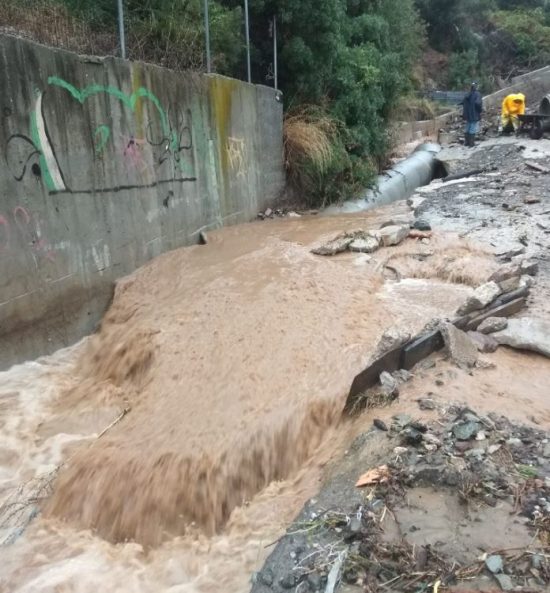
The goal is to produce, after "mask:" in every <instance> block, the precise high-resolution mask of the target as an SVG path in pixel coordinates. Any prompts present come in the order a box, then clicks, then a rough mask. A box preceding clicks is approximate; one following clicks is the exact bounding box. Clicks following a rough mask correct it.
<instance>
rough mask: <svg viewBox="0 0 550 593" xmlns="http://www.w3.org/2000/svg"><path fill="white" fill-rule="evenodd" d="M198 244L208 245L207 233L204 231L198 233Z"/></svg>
mask: <svg viewBox="0 0 550 593" xmlns="http://www.w3.org/2000/svg"><path fill="white" fill-rule="evenodd" d="M199 245H208V235H207V234H206V233H205V232H204V231H201V232H200V233H199Z"/></svg>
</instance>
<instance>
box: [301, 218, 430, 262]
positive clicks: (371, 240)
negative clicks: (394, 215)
mask: <svg viewBox="0 0 550 593" xmlns="http://www.w3.org/2000/svg"><path fill="white" fill-rule="evenodd" d="M430 231H431V228H430V226H429V225H428V224H427V223H425V222H424V221H422V220H417V221H415V222H413V223H412V225H411V224H409V222H408V221H401V220H390V221H387V222H386V223H384V224H383V225H382V226H381V228H379V229H373V230H363V229H358V230H355V231H348V232H345V233H340V234H339V235H337V236H336V237H334V239H331V240H330V241H327V242H326V243H322V244H321V245H318V246H316V247H314V248H313V249H312V250H311V252H312V253H315V254H316V255H336V254H338V253H343V252H344V251H353V252H356V253H374V252H375V251H377V250H378V249H379V248H380V247H391V246H394V245H399V244H400V243H401V242H402V241H404V240H405V239H406V238H407V237H410V238H413V239H420V240H423V241H429V238H430V237H431V232H430Z"/></svg>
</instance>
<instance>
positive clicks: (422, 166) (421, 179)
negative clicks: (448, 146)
mask: <svg viewBox="0 0 550 593" xmlns="http://www.w3.org/2000/svg"><path fill="white" fill-rule="evenodd" d="M440 150H441V146H440V145H439V144H435V143H426V144H421V145H420V146H418V147H417V148H416V150H415V151H414V152H413V153H412V154H411V156H409V157H408V158H406V159H405V160H403V161H401V162H399V163H397V164H396V165H395V166H394V167H392V168H391V169H388V171H385V172H384V173H382V175H379V176H378V178H377V180H376V184H375V187H373V188H372V189H368V190H367V191H366V192H365V193H364V194H363V195H362V196H361V197H360V198H358V199H357V200H348V201H346V202H343V203H342V204H339V205H337V204H335V205H333V206H329V207H328V208H326V209H325V210H324V211H323V214H343V213H348V214H349V213H352V212H361V211H362V210H370V209H371V208H376V207H377V206H382V205H383V204H389V203H391V202H395V201H397V200H404V199H406V198H408V197H409V196H411V195H412V194H413V193H414V191H415V189H416V188H417V187H421V186H423V185H428V183H430V182H431V181H432V179H433V178H434V174H435V168H436V158H435V157H436V155H437V153H438V152H439V151H440Z"/></svg>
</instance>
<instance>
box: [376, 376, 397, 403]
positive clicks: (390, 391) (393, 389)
mask: <svg viewBox="0 0 550 593" xmlns="http://www.w3.org/2000/svg"><path fill="white" fill-rule="evenodd" d="M380 385H381V388H382V389H381V391H382V393H383V394H384V395H387V396H388V397H389V396H393V397H397V395H399V384H398V383H397V379H395V378H394V377H392V375H390V373H388V372H387V371H382V372H381V373H380Z"/></svg>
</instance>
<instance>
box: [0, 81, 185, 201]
mask: <svg viewBox="0 0 550 593" xmlns="http://www.w3.org/2000/svg"><path fill="white" fill-rule="evenodd" d="M59 93H61V96H60V95H59ZM67 95H68V98H69V105H71V102H72V103H73V104H74V105H75V113H76V114H77V116H79V117H82V116H84V117H88V118H90V119H93V118H96V119H97V118H104V119H105V121H99V122H97V121H96V122H94V123H95V125H94V123H93V124H92V125H90V126H89V128H90V129H93V131H92V132H91V134H90V138H89V141H88V143H89V145H88V146H87V145H86V139H84V154H80V153H81V152H83V151H81V150H78V151H76V152H78V153H79V154H78V155H76V156H75V155H74V154H65V153H66V152H71V150H70V149H69V148H68V145H65V147H64V150H63V149H60V148H59V145H60V144H61V142H60V140H59V138H61V137H62V135H61V134H57V138H58V140H57V142H56V141H55V140H54V139H52V134H50V130H49V127H48V121H47V119H48V115H47V114H48V109H47V108H46V107H47V102H48V100H51V101H52V102H55V101H56V100H63V105H65V104H66V100H67ZM106 99H107V101H106ZM89 102H93V105H92V104H90V106H89V109H88V110H84V109H83V108H85V107H87V106H88V103H89ZM113 102H114V103H113ZM106 108H107V111H108V112H106V113H104V114H103V116H102V115H101V111H102V110H105V109H106ZM114 108H116V109H117V110H119V111H120V113H121V116H122V117H120V118H115V117H114V116H113V114H112V113H111V112H112V111H113V109H114ZM97 113H99V115H97ZM144 113H146V116H147V124H146V126H145V128H144V129H143V130H142V131H141V133H138V130H139V129H140V126H141V120H142V119H143V117H144V116H143V114H144ZM168 113H169V111H167V110H166V109H165V108H164V107H163V106H162V104H161V102H160V100H159V99H158V97H157V96H156V95H155V94H154V93H152V92H151V91H150V90H148V89H146V88H144V87H139V88H138V89H137V90H135V91H134V92H132V93H130V94H127V93H124V92H123V91H121V90H120V89H118V88H116V87H114V86H109V85H100V84H92V85H89V86H86V87H84V88H82V89H79V88H77V87H75V86H74V85H72V84H70V83H69V82H67V81H65V80H63V79H61V78H59V77H56V76H50V77H49V78H48V88H47V89H46V90H41V91H37V93H36V98H35V101H34V107H33V110H32V112H31V114H30V121H29V131H28V133H27V134H25V133H15V134H12V135H11V136H10V137H9V139H8V141H7V146H6V160H7V163H8V167H9V169H10V171H11V173H12V175H13V176H14V178H15V179H16V180H18V181H21V180H23V179H24V178H26V176H28V175H32V176H33V178H35V179H36V180H37V181H40V182H41V183H42V184H43V185H44V187H45V188H46V190H47V191H48V192H49V193H50V194H62V193H102V192H105V193H106V192H116V191H120V190H122V189H134V188H140V187H144V188H150V187H155V186H157V185H160V184H165V183H174V182H176V183H184V182H192V181H196V177H195V166H194V156H193V135H192V126H191V121H190V113H189V112H187V113H185V114H182V113H180V112H175V114H174V117H169V115H168ZM67 117H68V116H67ZM113 120H116V122H114V121H113ZM90 123H92V122H90ZM63 124H65V122H63ZM53 125H54V123H51V127H52V128H53ZM65 132H66V134H65V135H66V137H67V138H70V130H65ZM68 142H69V141H65V142H64V144H68ZM86 151H87V152H86ZM87 157H89V160H90V162H99V163H103V164H105V163H108V164H109V165H111V164H112V163H110V162H109V161H110V159H112V160H113V163H115V164H118V163H120V167H121V175H123V178H122V179H119V175H117V176H115V175H104V176H103V179H102V178H101V176H99V175H94V176H93V183H92V184H91V185H92V186H91V187H88V186H86V181H84V182H83V181H82V178H84V179H86V175H79V172H78V169H79V167H77V166H69V161H75V159H76V158H78V159H80V162H79V165H80V169H81V168H82V166H83V164H84V163H83V162H82V161H83V159H86V158H87ZM117 171H118V170H117ZM113 177H116V178H117V183H112V181H113ZM120 181H122V182H120Z"/></svg>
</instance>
